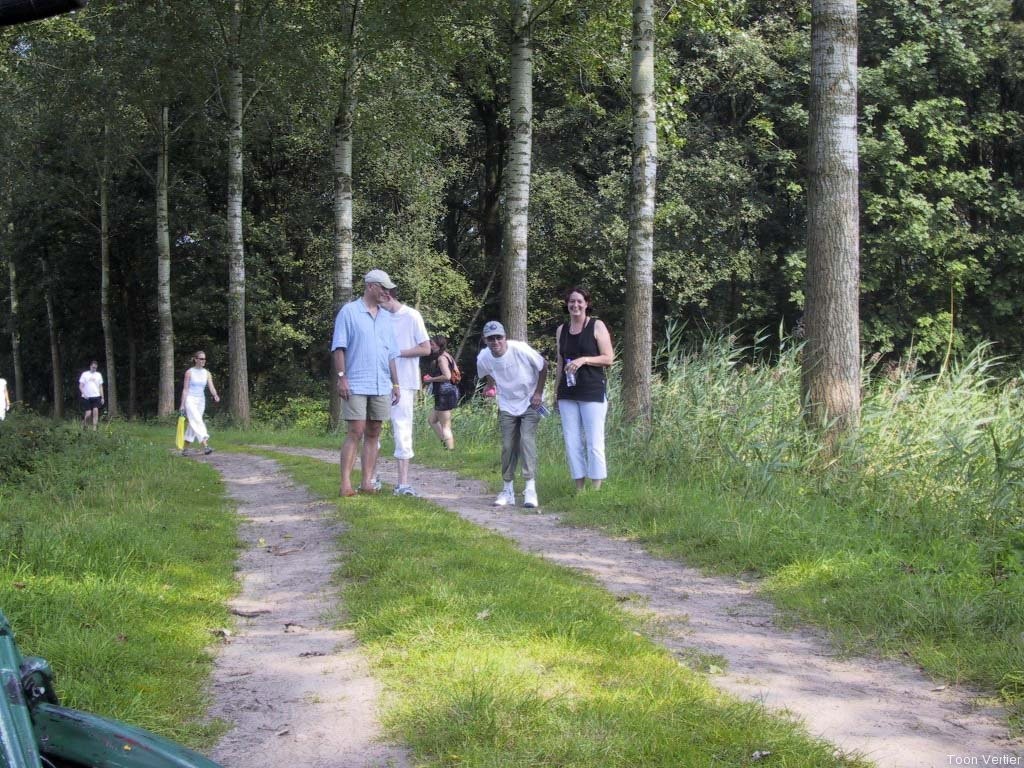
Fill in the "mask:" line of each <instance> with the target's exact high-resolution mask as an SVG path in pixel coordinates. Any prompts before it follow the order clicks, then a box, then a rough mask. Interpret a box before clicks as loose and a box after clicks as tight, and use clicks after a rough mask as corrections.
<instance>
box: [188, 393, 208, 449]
mask: <svg viewBox="0 0 1024 768" xmlns="http://www.w3.org/2000/svg"><path fill="white" fill-rule="evenodd" d="M204 413H206V397H205V396H203V395H200V396H199V397H194V396H192V395H188V396H187V397H186V398H185V418H187V419H188V429H186V430H185V442H186V443H194V442H195V441H196V440H198V441H199V442H201V443H205V442H206V441H207V440H209V439H210V433H209V432H207V431H206V424H205V423H203V414H204Z"/></svg>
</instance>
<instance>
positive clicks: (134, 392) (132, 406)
mask: <svg viewBox="0 0 1024 768" xmlns="http://www.w3.org/2000/svg"><path fill="white" fill-rule="evenodd" d="M121 306H122V307H124V308H125V322H124V337H125V346H126V348H127V352H128V403H127V405H126V406H125V414H126V415H127V416H128V418H129V419H134V418H135V414H136V413H138V405H139V401H138V396H139V391H138V385H137V382H138V376H137V373H138V362H139V345H138V342H137V341H136V338H135V321H134V320H133V319H132V318H133V317H135V312H133V311H132V310H133V309H134V307H132V305H131V297H129V296H128V289H127V288H126V287H125V286H123V285H122V286H121Z"/></svg>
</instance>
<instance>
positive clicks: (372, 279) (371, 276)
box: [363, 269, 395, 291]
mask: <svg viewBox="0 0 1024 768" xmlns="http://www.w3.org/2000/svg"><path fill="white" fill-rule="evenodd" d="M363 282H364V283H366V284H367V285H369V284H370V283H380V284H381V285H383V286H384V287H385V288H386V289H387V290H389V291H390V290H391V289H392V288H394V287H395V284H394V283H393V282H391V278H390V277H388V273H387V272H385V271H384V270H383V269H371V270H370V271H369V272H367V273H366V274H365V275H364V276H363Z"/></svg>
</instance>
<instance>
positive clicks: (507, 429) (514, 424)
mask: <svg viewBox="0 0 1024 768" xmlns="http://www.w3.org/2000/svg"><path fill="white" fill-rule="evenodd" d="M539 422H540V414H539V413H537V411H536V410H535V409H533V408H527V409H526V413H524V414H522V415H521V416H513V415H512V414H511V413H506V412H505V411H498V423H499V424H500V425H501V479H502V480H504V481H505V482H506V483H511V482H512V480H513V479H514V478H515V476H516V465H517V464H518V463H519V462H520V460H521V461H522V463H523V479H524V480H533V476H534V472H535V471H536V469H537V424H538V423H539Z"/></svg>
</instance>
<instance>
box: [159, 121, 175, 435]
mask: <svg viewBox="0 0 1024 768" xmlns="http://www.w3.org/2000/svg"><path fill="white" fill-rule="evenodd" d="M168 115H169V109H168V108H167V107H166V106H165V107H162V108H161V110H160V122H159V127H158V129H157V142H158V144H157V160H156V314H157V326H158V344H159V350H158V351H159V360H160V363H159V365H160V370H159V379H158V385H157V386H158V391H157V406H156V413H157V416H167V415H168V414H171V413H174V411H175V407H174V321H173V316H172V314H171V228H170V216H169V214H168V185H169V183H170V182H169V180H168V170H169V168H170V163H169V144H170V136H169V128H170V120H169V116H168Z"/></svg>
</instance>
